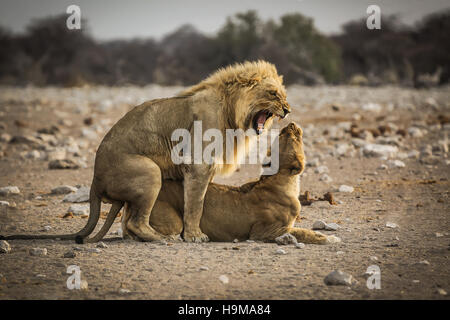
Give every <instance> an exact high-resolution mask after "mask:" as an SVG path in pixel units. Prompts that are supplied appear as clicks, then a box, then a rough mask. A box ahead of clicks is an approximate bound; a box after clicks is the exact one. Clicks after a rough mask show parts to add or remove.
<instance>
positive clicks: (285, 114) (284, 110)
mask: <svg viewBox="0 0 450 320" xmlns="http://www.w3.org/2000/svg"><path fill="white" fill-rule="evenodd" d="M283 112H284V115H283V119H284V118H286V117H287V115H288V114H289V113H291V111H290V110H289V109H288V108H286V107H283Z"/></svg>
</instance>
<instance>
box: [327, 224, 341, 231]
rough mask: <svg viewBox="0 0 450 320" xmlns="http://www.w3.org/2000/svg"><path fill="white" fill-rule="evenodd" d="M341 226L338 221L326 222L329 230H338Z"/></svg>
mask: <svg viewBox="0 0 450 320" xmlns="http://www.w3.org/2000/svg"><path fill="white" fill-rule="evenodd" d="M340 227H341V226H340V225H338V224H337V223H334V222H332V223H327V224H326V226H325V230H328V231H336V230H337V229H339V228H340Z"/></svg>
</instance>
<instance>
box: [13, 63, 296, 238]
mask: <svg viewBox="0 0 450 320" xmlns="http://www.w3.org/2000/svg"><path fill="white" fill-rule="evenodd" d="M282 82H283V81H282V77H281V76H279V75H278V74H277V70H276V68H275V66H274V65H272V64H270V63H268V62H265V61H257V62H245V63H243V64H235V65H232V66H229V67H227V68H224V69H220V70H219V71H217V72H215V73H214V74H212V75H211V76H209V77H208V78H207V79H205V80H203V81H202V82H200V83H199V84H197V85H195V86H193V87H191V88H189V89H187V90H186V91H184V92H182V93H181V94H180V95H179V96H177V97H173V98H167V99H157V100H152V101H148V102H145V103H143V104H142V105H140V106H137V107H135V108H134V109H132V110H131V111H129V112H128V113H127V114H126V115H125V116H124V117H123V118H122V119H120V120H119V121H118V122H117V123H116V124H115V125H114V126H113V127H112V128H111V129H110V131H109V132H108V133H107V134H106V136H105V137H104V138H103V141H102V142H101V144H100V146H99V148H98V150H97V154H96V157H95V167H94V177H93V180H92V185H91V190H90V215H89V220H88V222H87V224H86V226H85V227H84V228H83V229H82V230H81V231H79V232H78V233H76V234H69V235H40V236H30V235H13V236H8V237H5V238H6V239H36V238H38V239H50V238H60V239H75V240H76V241H77V242H78V243H82V242H84V239H85V238H86V237H87V236H88V235H89V234H91V233H92V231H93V230H94V228H95V227H96V225H97V223H98V220H99V217H100V205H101V202H102V201H103V202H109V203H112V207H111V210H110V213H109V216H110V217H111V216H116V215H117V213H118V212H119V211H120V210H121V208H122V206H123V205H124V204H125V203H126V204H127V208H128V209H129V210H128V211H129V213H130V214H129V216H128V219H127V220H126V223H125V224H124V225H123V228H124V232H126V233H127V234H130V235H133V236H136V237H137V238H139V239H140V240H143V241H153V240H159V239H162V238H164V237H165V236H164V235H163V234H161V233H160V232H158V231H156V230H155V229H154V228H153V227H152V226H150V224H149V220H150V219H151V212H152V209H153V207H154V204H155V201H156V199H157V197H158V194H159V192H160V189H161V184H162V182H163V181H166V180H176V181H180V184H179V186H182V194H183V199H184V200H183V203H182V208H183V213H184V214H183V238H184V240H185V241H195V242H201V241H207V240H208V236H207V235H206V234H204V233H203V232H202V231H201V229H200V220H201V216H202V211H203V201H204V196H205V193H206V189H207V186H208V184H209V183H210V181H211V180H212V178H213V176H214V175H216V174H226V173H230V172H233V171H234V170H235V169H236V168H237V164H238V163H239V160H238V159H236V161H235V162H234V163H232V164H225V165H219V164H206V163H203V164H179V165H175V164H174V163H173V162H172V159H171V150H172V148H173V147H174V145H175V144H176V143H175V142H173V141H172V140H171V135H172V133H173V131H174V130H175V129H187V130H189V131H190V132H191V135H192V134H193V128H194V125H193V124H194V121H196V120H198V121H202V129H203V131H205V130H207V129H210V128H214V129H219V130H220V131H221V132H222V134H223V136H225V133H226V129H242V130H244V131H245V130H247V129H250V128H253V129H255V130H256V131H257V132H258V133H261V132H262V131H264V130H267V129H269V128H270V127H271V125H272V121H273V118H274V117H275V116H277V117H280V118H284V117H285V116H286V115H287V114H288V113H289V112H290V110H291V108H290V106H289V104H288V103H287V101H286V91H285V88H284V86H283V83H282ZM192 141H194V139H192ZM254 141H255V138H254V137H253V138H248V139H246V141H244V142H241V143H240V145H238V146H237V147H236V148H235V149H234V150H233V152H235V154H238V153H239V154H241V155H242V156H245V152H240V151H241V150H242V149H245V150H248V149H247V148H245V145H246V144H251V143H253V142H254ZM203 143H204V142H203ZM204 144H205V145H206V143H204ZM203 147H204V146H203ZM224 150H226V148H225V142H224ZM225 153H226V152H224V154H223V156H224V158H225ZM225 162H226V159H224V163H225ZM181 181H183V184H181ZM105 223H106V222H105Z"/></svg>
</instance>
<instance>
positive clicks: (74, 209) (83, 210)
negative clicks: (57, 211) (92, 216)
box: [67, 204, 89, 216]
mask: <svg viewBox="0 0 450 320" xmlns="http://www.w3.org/2000/svg"><path fill="white" fill-rule="evenodd" d="M67 212H71V213H73V215H75V216H83V215H89V205H88V204H73V205H71V206H70V207H69V209H68V210H67Z"/></svg>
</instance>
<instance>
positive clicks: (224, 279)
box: [219, 274, 230, 284]
mask: <svg viewBox="0 0 450 320" xmlns="http://www.w3.org/2000/svg"><path fill="white" fill-rule="evenodd" d="M219 281H220V282H222V283H223V284H227V283H228V282H230V279H228V277H227V276H226V275H224V274H222V275H221V276H220V277H219Z"/></svg>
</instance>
